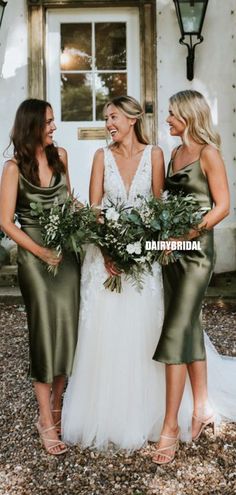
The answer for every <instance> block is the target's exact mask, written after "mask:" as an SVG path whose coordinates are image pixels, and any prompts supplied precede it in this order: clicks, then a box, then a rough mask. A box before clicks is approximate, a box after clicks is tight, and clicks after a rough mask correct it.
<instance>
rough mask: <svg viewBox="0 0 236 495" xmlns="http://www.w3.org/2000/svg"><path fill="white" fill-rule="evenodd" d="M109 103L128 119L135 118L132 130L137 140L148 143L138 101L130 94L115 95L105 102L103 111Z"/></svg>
mask: <svg viewBox="0 0 236 495" xmlns="http://www.w3.org/2000/svg"><path fill="white" fill-rule="evenodd" d="M110 105H114V106H115V107H116V108H118V109H119V110H120V111H121V112H122V113H123V114H124V115H125V116H126V117H128V118H129V119H134V118H135V119H137V120H136V122H135V124H134V132H135V134H136V137H137V140H138V141H139V142H140V143H143V144H149V139H148V137H147V135H146V131H145V124H144V111H143V109H142V107H141V105H140V103H139V102H138V101H137V100H136V99H135V98H133V97H132V96H126V95H123V96H116V97H115V98H112V100H109V101H108V102H107V103H106V105H105V107H104V110H103V113H105V112H106V110H107V108H108V107H109V106H110Z"/></svg>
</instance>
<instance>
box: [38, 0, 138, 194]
mask: <svg viewBox="0 0 236 495" xmlns="http://www.w3.org/2000/svg"><path fill="white" fill-rule="evenodd" d="M46 71H47V99H48V100H49V101H50V103H51V104H52V106H53V109H54V113H55V119H56V124H57V128H58V129H57V132H56V140H57V142H58V145H60V146H63V147H65V148H66V149H67V151H68V155H69V168H70V176H71V183H72V187H73V188H74V190H75V192H76V193H77V194H79V196H80V198H81V199H82V200H86V199H87V198H88V184H89V176H90V170H91V163H92V157H93V154H94V152H95V150H96V149H97V148H98V147H100V146H105V145H106V140H105V137H104V139H101V132H99V129H100V130H101V129H102V128H104V122H103V107H104V104H105V103H106V101H107V100H108V99H110V98H112V97H113V96H117V95H121V94H130V95H132V96H134V97H135V98H137V99H140V43H139V14H138V9H136V8H122V9H118V8H107V9H73V10H72V9H62V10H61V9H60V10H55V9H53V10H49V11H48V13H47V51H46ZM81 131H82V132H81ZM102 134H103V133H102Z"/></svg>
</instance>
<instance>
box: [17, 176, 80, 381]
mask: <svg viewBox="0 0 236 495" xmlns="http://www.w3.org/2000/svg"><path fill="white" fill-rule="evenodd" d="M66 196H67V186H66V178H65V175H64V174H58V175H57V176H53V177H52V180H51V183H50V186H49V187H38V186H35V185H33V184H31V183H30V182H29V181H28V180H26V179H25V178H24V177H23V176H22V175H21V174H20V176H19V188H18V197H17V206H16V213H17V216H18V220H19V222H20V224H21V228H22V230H23V231H24V232H25V233H26V234H27V235H29V237H31V238H32V239H33V240H34V241H35V242H37V243H38V244H40V245H42V237H41V231H40V226H39V224H38V221H37V219H35V217H32V215H31V208H30V203H31V202H40V203H42V204H43V205H44V206H45V207H47V208H50V207H51V206H52V204H53V202H54V200H55V198H57V199H58V202H59V204H60V203H63V202H64V200H65V199H66ZM18 276H19V285H20V289H21V292H22V296H23V299H24V303H25V307H26V312H27V320H28V328H29V352H30V370H29V376H30V378H31V379H33V380H36V381H40V382H45V383H51V382H52V381H53V378H54V377H55V376H58V375H67V376H69V375H70V374H71V370H72V364H73V358H74V352H75V347H76V342H77V329H78V316H79V287H80V264H79V263H78V261H77V259H76V257H75V256H74V255H73V254H70V253H66V254H64V255H63V259H62V261H61V263H60V265H59V269H58V273H57V275H56V276H55V277H54V276H53V274H52V273H49V272H48V271H47V267H46V265H45V264H44V263H43V262H42V261H41V260H40V259H39V258H37V257H36V256H34V255H33V254H32V253H30V252H29V251H27V250H25V249H23V248H21V247H18Z"/></svg>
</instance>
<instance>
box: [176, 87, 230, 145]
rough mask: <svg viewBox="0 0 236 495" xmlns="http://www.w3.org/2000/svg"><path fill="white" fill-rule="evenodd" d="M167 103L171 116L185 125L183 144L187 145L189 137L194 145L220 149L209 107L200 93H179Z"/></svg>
mask: <svg viewBox="0 0 236 495" xmlns="http://www.w3.org/2000/svg"><path fill="white" fill-rule="evenodd" d="M169 102H170V110H171V111H172V113H173V115H174V116H175V117H176V118H177V119H178V120H180V121H181V122H183V123H184V124H185V125H186V128H185V131H184V134H183V141H184V143H186V144H188V143H189V137H191V138H192V139H193V140H194V141H195V142H196V143H199V144H205V143H206V144H211V145H212V146H214V147H215V148H216V149H218V150H219V149H220V142H221V140H220V136H219V134H218V133H217V132H216V131H215V130H214V127H213V122H212V117H211V110H210V107H209V105H208V103H207V101H206V99H205V98H204V96H203V95H202V94H201V93H199V92H198V91H194V90H191V89H187V90H185V91H179V92H178V93H176V94H174V95H173V96H171V97H170V100H169Z"/></svg>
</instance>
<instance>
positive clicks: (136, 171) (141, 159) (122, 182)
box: [109, 144, 148, 199]
mask: <svg viewBox="0 0 236 495" xmlns="http://www.w3.org/2000/svg"><path fill="white" fill-rule="evenodd" d="M147 147H148V144H147V145H146V146H145V148H144V150H143V152H142V155H141V158H140V160H139V162H138V165H137V167H136V169H135V172H134V174H133V177H132V179H131V181H130V185H129V188H128V190H127V189H126V187H125V183H124V179H123V177H122V175H121V172H120V169H119V167H118V165H117V162H116V159H115V157H114V155H113V153H112V151H111V149H110V148H109V152H110V153H111V157H112V161H113V164H114V168H115V171H116V173H117V175H118V177H119V180H120V182H121V185H122V187H123V189H124V192H125V195H126V197H127V199H128V198H129V196H130V191H131V189H132V187H133V184H134V181H135V179H136V177H137V175H138V173H139V170H140V169H141V165H142V163H143V159H144V156H145V152H146V149H147Z"/></svg>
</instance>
